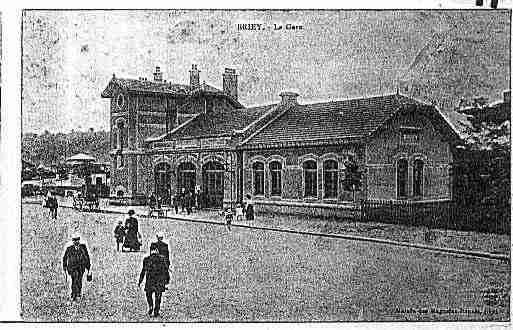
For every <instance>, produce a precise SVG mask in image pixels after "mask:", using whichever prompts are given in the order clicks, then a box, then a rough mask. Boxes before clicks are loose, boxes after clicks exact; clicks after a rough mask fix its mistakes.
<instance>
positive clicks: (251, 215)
mask: <svg viewBox="0 0 513 330" xmlns="http://www.w3.org/2000/svg"><path fill="white" fill-rule="evenodd" d="M246 199H247V200H246V220H255V210H254V208H253V201H252V200H251V196H250V195H247V196H246Z"/></svg>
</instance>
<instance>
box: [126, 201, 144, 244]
mask: <svg viewBox="0 0 513 330" xmlns="http://www.w3.org/2000/svg"><path fill="white" fill-rule="evenodd" d="M134 214H135V212H134V210H130V211H128V218H127V219H126V221H125V228H126V236H125V241H124V242H123V247H124V248H126V249H129V251H139V249H140V248H141V243H140V242H139V222H138V221H137V219H136V218H135V217H134V216H133V215H134Z"/></svg>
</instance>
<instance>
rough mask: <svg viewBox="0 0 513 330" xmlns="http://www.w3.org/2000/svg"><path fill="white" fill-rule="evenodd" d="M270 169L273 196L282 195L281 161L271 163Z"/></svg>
mask: <svg viewBox="0 0 513 330" xmlns="http://www.w3.org/2000/svg"><path fill="white" fill-rule="evenodd" d="M269 171H270V174H271V196H281V163H279V162H272V163H270V164H269Z"/></svg>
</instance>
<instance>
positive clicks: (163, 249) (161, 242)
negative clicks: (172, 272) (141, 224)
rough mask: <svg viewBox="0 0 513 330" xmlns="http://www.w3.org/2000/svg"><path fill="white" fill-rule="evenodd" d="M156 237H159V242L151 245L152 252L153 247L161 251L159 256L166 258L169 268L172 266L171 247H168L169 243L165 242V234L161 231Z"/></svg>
mask: <svg viewBox="0 0 513 330" xmlns="http://www.w3.org/2000/svg"><path fill="white" fill-rule="evenodd" d="M156 237H157V241H156V242H153V243H151V245H150V250H151V248H152V246H156V247H157V250H159V254H160V255H161V256H163V257H164V259H165V260H166V264H167V265H168V267H169V264H170V263H169V246H168V245H167V243H165V242H164V233H162V232H161V231H159V232H158V233H157V234H156Z"/></svg>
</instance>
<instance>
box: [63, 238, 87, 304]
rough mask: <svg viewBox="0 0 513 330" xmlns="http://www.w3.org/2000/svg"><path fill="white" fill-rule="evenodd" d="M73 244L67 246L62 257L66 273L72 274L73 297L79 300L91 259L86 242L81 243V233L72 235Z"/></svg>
mask: <svg viewBox="0 0 513 330" xmlns="http://www.w3.org/2000/svg"><path fill="white" fill-rule="evenodd" d="M71 239H72V242H73V244H72V245H71V246H68V247H67V248H66V251H65V252H64V257H63V258H62V268H63V270H64V273H68V274H69V275H70V276H71V299H73V300H77V298H78V297H80V296H81V295H82V277H83V276H84V272H85V270H86V269H87V272H88V273H89V271H90V269H91V261H90V259H89V253H88V251H87V247H86V245H85V244H83V243H80V234H78V233H75V234H73V235H72V236H71Z"/></svg>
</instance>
